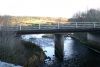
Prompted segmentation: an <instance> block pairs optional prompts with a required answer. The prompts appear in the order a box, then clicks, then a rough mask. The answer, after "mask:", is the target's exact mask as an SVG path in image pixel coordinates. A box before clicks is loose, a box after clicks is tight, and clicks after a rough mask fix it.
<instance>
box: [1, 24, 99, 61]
mask: <svg viewBox="0 0 100 67" xmlns="http://www.w3.org/2000/svg"><path fill="white" fill-rule="evenodd" d="M0 31H12V32H16V33H17V34H21V35H23V34H48V33H49V34H50V33H51V34H54V35H55V56H56V57H58V58H60V59H63V54H64V53H63V50H64V46H63V44H64V43H63V42H64V36H63V33H69V32H94V31H95V32H100V22H71V23H66V24H60V23H58V24H34V25H32V26H21V25H19V26H0Z"/></svg>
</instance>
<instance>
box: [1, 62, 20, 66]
mask: <svg viewBox="0 0 100 67" xmlns="http://www.w3.org/2000/svg"><path fill="white" fill-rule="evenodd" d="M0 67H22V66H19V65H14V64H11V63H6V62H2V61H0Z"/></svg>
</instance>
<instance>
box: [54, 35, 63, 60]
mask: <svg viewBox="0 0 100 67" xmlns="http://www.w3.org/2000/svg"><path fill="white" fill-rule="evenodd" d="M55 57H56V58H57V60H59V61H63V57H64V36H63V34H55Z"/></svg>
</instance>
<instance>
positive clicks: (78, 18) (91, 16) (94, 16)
mask: <svg viewBox="0 0 100 67" xmlns="http://www.w3.org/2000/svg"><path fill="white" fill-rule="evenodd" d="M69 21H70V22H100V10H98V9H90V10H88V11H86V12H78V13H76V14H74V16H73V17H72V18H70V19H69Z"/></svg>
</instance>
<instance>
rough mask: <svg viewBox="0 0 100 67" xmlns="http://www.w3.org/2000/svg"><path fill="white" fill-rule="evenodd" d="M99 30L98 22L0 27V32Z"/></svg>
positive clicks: (99, 23) (99, 24)
mask: <svg viewBox="0 0 100 67" xmlns="http://www.w3.org/2000/svg"><path fill="white" fill-rule="evenodd" d="M93 28H100V22H71V23H66V24H59V23H58V24H52V25H49V24H37V25H34V26H21V25H19V26H6V27H5V26H1V25H0V30H8V31H20V30H52V29H93Z"/></svg>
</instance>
